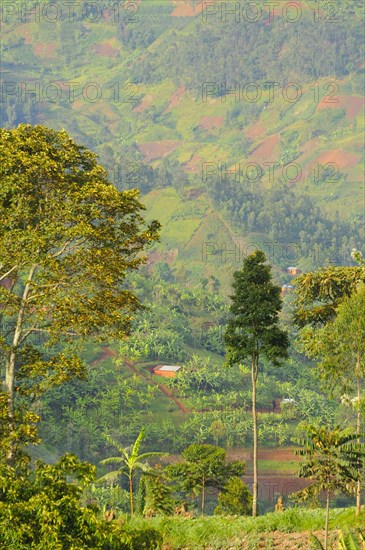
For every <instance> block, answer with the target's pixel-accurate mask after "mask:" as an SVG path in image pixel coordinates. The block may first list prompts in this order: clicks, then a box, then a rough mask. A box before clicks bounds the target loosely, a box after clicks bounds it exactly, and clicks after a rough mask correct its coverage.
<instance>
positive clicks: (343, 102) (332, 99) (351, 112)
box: [317, 89, 365, 118]
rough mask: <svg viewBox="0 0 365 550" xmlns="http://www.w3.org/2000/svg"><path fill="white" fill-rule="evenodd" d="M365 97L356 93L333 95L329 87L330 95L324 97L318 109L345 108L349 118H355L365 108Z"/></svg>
mask: <svg viewBox="0 0 365 550" xmlns="http://www.w3.org/2000/svg"><path fill="white" fill-rule="evenodd" d="M364 104H365V99H364V98H363V97H360V96H355V95H337V94H336V93H334V95H332V93H331V90H330V89H328V95H327V96H324V97H322V99H321V101H320V102H319V103H318V107H317V108H318V109H319V110H320V111H321V110H322V109H345V110H346V117H347V118H355V117H356V116H357V115H358V114H359V113H360V112H361V110H362V109H363V108H364Z"/></svg>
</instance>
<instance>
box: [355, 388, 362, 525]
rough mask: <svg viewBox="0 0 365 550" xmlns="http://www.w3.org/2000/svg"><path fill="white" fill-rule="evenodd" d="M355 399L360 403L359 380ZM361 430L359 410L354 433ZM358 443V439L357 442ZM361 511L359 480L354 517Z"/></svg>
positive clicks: (359, 482)
mask: <svg viewBox="0 0 365 550" xmlns="http://www.w3.org/2000/svg"><path fill="white" fill-rule="evenodd" d="M357 398H358V400H359V401H360V378H358V379H357ZM360 430H361V413H360V409H358V410H357V419H356V432H357V433H358V434H359V433H360ZM357 442H358V443H360V438H359V439H358V440H357ZM360 510H361V480H359V481H358V482H357V484H356V515H357V516H359V515H360Z"/></svg>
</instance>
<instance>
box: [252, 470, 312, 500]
mask: <svg viewBox="0 0 365 550" xmlns="http://www.w3.org/2000/svg"><path fill="white" fill-rule="evenodd" d="M243 481H244V482H245V483H246V484H247V485H248V486H249V487H250V489H251V488H252V483H253V476H252V475H247V476H243ZM308 485H310V481H309V480H308V479H303V478H299V477H297V476H295V475H290V474H288V475H285V474H282V475H274V474H272V475H267V474H266V475H265V474H264V473H263V475H260V471H259V476H258V493H259V495H258V496H259V498H262V499H265V500H270V501H271V502H276V501H277V499H278V497H279V496H280V495H282V496H285V497H286V496H288V495H290V494H291V493H295V492H296V491H301V490H302V489H304V488H305V487H308Z"/></svg>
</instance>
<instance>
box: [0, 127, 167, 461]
mask: <svg viewBox="0 0 365 550" xmlns="http://www.w3.org/2000/svg"><path fill="white" fill-rule="evenodd" d="M0 137H1V145H0V156H1V167H0V178H1V189H0V217H1V220H2V224H1V227H0V257H1V261H0V281H3V282H4V281H5V284H4V283H3V285H2V286H1V291H0V302H1V317H2V319H4V324H3V326H4V330H3V331H2V334H1V337H0V350H1V352H2V355H1V360H0V366H1V368H3V367H4V366H5V380H4V382H3V388H4V390H5V391H6V392H7V393H8V397H9V414H10V417H11V423H12V424H13V427H15V425H14V416H13V415H14V408H15V407H16V406H17V405H18V401H19V398H18V396H25V397H30V398H31V399H30V400H31V401H34V400H36V399H38V398H39V396H40V395H41V394H42V393H44V392H45V391H46V390H48V389H49V388H50V387H52V386H56V385H59V384H63V383H64V382H66V381H67V380H69V379H71V378H73V377H79V378H82V377H84V376H85V365H84V363H83V362H82V361H81V359H80V357H79V355H78V353H77V348H76V346H75V340H76V339H81V340H82V339H85V338H94V339H96V340H99V341H105V339H107V338H113V337H119V338H123V337H125V336H126V335H128V334H129V333H130V330H131V321H132V316H133V314H134V313H136V312H137V311H138V310H140V309H141V308H142V306H141V303H140V302H139V300H138V298H137V297H136V296H135V295H134V294H133V293H132V292H130V291H129V290H128V289H126V285H125V278H126V275H127V273H128V272H129V271H133V270H136V269H137V268H138V267H139V266H140V265H141V264H143V263H144V262H145V261H146V259H145V257H144V256H143V251H144V249H145V247H146V246H147V245H148V244H150V243H152V242H154V241H155V240H156V239H157V237H158V235H157V234H158V229H159V224H158V222H155V221H153V222H151V223H150V224H145V221H144V219H143V217H142V216H141V211H142V210H143V209H144V207H143V206H142V205H141V204H140V203H139V201H138V192H137V191H128V192H124V193H121V192H119V191H117V190H116V188H115V187H113V185H112V184H111V183H110V182H109V181H108V180H107V177H106V171H105V170H104V169H103V168H102V167H101V166H99V165H98V164H97V162H96V155H95V154H93V153H91V152H90V151H88V150H87V149H86V148H85V147H82V146H79V145H77V144H76V143H75V142H74V141H73V140H72V139H71V138H70V137H69V136H68V134H67V133H66V132H65V131H64V130H62V131H59V132H56V131H54V130H50V129H48V128H46V127H44V126H35V127H32V126H30V125H24V124H23V125H20V126H19V127H18V128H17V129H15V130H10V131H8V130H3V129H0ZM34 335H41V336H42V337H43V338H44V339H43V340H42V342H41V345H39V346H35V345H34V344H31V343H30V338H31V337H32V336H34ZM60 347H61V351H60V349H59V348H60ZM15 401H17V402H15ZM9 458H11V457H9Z"/></svg>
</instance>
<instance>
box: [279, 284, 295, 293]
mask: <svg viewBox="0 0 365 550" xmlns="http://www.w3.org/2000/svg"><path fill="white" fill-rule="evenodd" d="M293 290H294V286H293V285H283V286H282V287H281V294H288V292H292V291H293Z"/></svg>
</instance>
